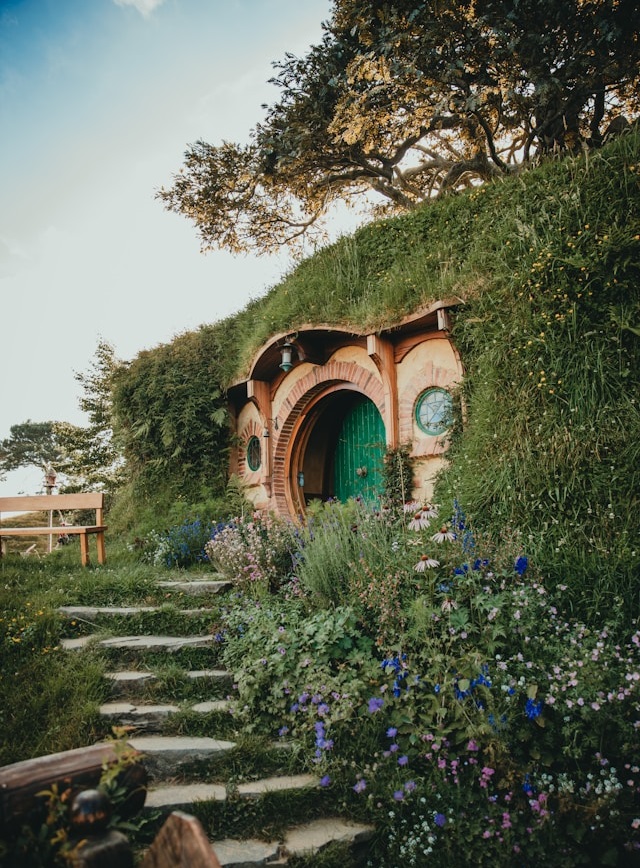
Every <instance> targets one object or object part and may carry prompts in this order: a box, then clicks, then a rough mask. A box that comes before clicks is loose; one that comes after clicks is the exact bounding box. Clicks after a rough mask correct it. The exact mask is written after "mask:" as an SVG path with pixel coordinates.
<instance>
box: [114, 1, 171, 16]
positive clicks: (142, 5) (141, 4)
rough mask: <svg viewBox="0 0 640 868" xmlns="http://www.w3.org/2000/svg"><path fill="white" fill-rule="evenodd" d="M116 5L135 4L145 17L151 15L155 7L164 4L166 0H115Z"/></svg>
mask: <svg viewBox="0 0 640 868" xmlns="http://www.w3.org/2000/svg"><path fill="white" fill-rule="evenodd" d="M113 2H114V3H115V4H116V6H134V7H135V8H136V9H137V10H138V12H139V13H140V14H141V15H143V16H144V17H145V18H147V16H149V15H151V13H152V12H153V10H154V9H157V8H158V6H162V4H163V3H164V0H113Z"/></svg>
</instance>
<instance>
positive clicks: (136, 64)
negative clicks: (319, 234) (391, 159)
mask: <svg viewBox="0 0 640 868" xmlns="http://www.w3.org/2000/svg"><path fill="white" fill-rule="evenodd" d="M330 8H331V2H330V0H0V130H1V133H0V439H2V438H6V437H8V436H9V431H10V427H11V426H12V425H14V424H20V423H22V422H25V421H27V420H28V419H30V420H32V421H38V422H40V421H47V420H60V421H69V422H73V423H74V424H84V423H85V421H86V420H85V418H84V417H83V414H82V413H81V411H80V410H79V407H78V398H79V396H80V388H79V385H78V383H77V382H76V380H75V376H74V375H75V373H76V372H86V371H88V370H89V369H90V366H91V363H92V361H93V358H94V354H95V351H96V347H97V345H98V341H99V340H101V339H102V340H105V341H107V342H108V343H110V344H111V345H112V346H113V347H114V349H115V354H116V356H117V357H118V358H120V359H125V360H126V359H131V358H133V357H134V356H136V355H137V353H138V352H139V351H141V350H143V349H149V348H152V347H154V346H157V345H158V344H160V343H165V342H168V341H170V340H171V339H172V338H173V337H174V336H175V335H177V334H180V333H182V332H184V331H185V330H189V329H193V328H197V327H198V326H199V325H200V324H202V323H205V322H214V321H216V320H219V319H222V318H224V317H226V316H228V315H229V314H231V313H234V312H236V311H238V310H240V309H242V308H243V307H244V306H245V304H246V303H247V302H248V301H249V300H250V299H254V298H258V297H260V296H261V295H263V294H264V293H265V292H266V290H267V289H269V288H270V287H271V286H273V285H275V284H277V283H278V282H279V278H281V277H282V276H283V275H284V274H285V273H286V272H287V271H288V270H289V268H290V267H291V264H292V263H291V261H290V260H289V259H288V257H287V256H286V255H285V254H281V255H279V256H274V257H268V258H265V257H249V256H232V255H231V254H228V253H226V252H222V251H215V252H213V253H208V254H202V253H201V252H200V246H199V239H198V235H197V232H196V229H195V227H194V226H193V225H192V224H191V223H189V221H188V220H186V219H185V218H184V217H182V216H180V215H176V214H172V213H169V212H168V211H166V210H164V208H163V206H162V204H161V203H160V202H159V201H158V200H157V199H156V198H155V194H156V192H157V191H158V189H159V188H160V187H162V186H169V185H170V184H171V179H172V175H173V174H174V173H176V172H177V171H178V170H179V169H180V166H181V164H182V160H183V155H184V152H185V149H186V147H187V145H188V144H189V143H192V142H195V141H196V140H198V139H204V140H205V141H208V142H210V143H212V144H220V143H221V142H222V141H223V140H227V141H236V142H242V143H244V142H247V141H248V135H249V132H250V130H251V128H252V127H253V126H255V124H256V123H257V122H259V121H260V120H261V119H262V117H263V111H262V109H261V104H263V103H271V102H273V101H274V100H275V99H276V98H277V94H278V92H277V90H276V88H275V87H274V86H273V85H269V84H268V79H269V78H270V77H271V75H272V74H273V69H272V66H271V64H272V62H273V61H276V60H280V59H282V58H283V57H284V54H285V52H287V51H290V52H292V53H294V54H297V55H302V54H304V53H306V51H307V49H308V47H309V46H310V45H312V44H317V43H318V42H319V41H320V37H321V33H322V31H321V23H322V21H324V20H327V19H328V17H329V14H330ZM41 480H42V474H41V473H40V472H39V471H34V470H31V471H28V470H24V471H23V470H19V471H16V472H14V473H12V474H9V475H8V476H7V478H6V480H4V481H1V480H0V495H4V496H10V495H15V494H18V493H25V494H33V493H36V492H37V491H38V489H39V487H40V483H41Z"/></svg>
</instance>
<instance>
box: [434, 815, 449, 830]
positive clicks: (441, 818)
mask: <svg viewBox="0 0 640 868" xmlns="http://www.w3.org/2000/svg"><path fill="white" fill-rule="evenodd" d="M433 822H434V823H435V824H436V826H440V828H442V827H443V826H444V824H445V823H446V822H447V818H446V817H445V815H444V814H436V815H435V817H434V818H433Z"/></svg>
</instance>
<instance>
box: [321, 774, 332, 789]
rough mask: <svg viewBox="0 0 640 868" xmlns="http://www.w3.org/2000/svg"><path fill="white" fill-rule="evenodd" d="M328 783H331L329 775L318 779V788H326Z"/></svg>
mask: <svg viewBox="0 0 640 868" xmlns="http://www.w3.org/2000/svg"><path fill="white" fill-rule="evenodd" d="M330 783H331V778H330V777H329V775H324V777H321V778H320V786H321V787H328V786H329V784H330Z"/></svg>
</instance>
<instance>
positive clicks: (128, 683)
mask: <svg viewBox="0 0 640 868" xmlns="http://www.w3.org/2000/svg"><path fill="white" fill-rule="evenodd" d="M185 676H186V677H187V678H189V680H191V681H199V680H201V679H202V680H208V681H211V682H212V683H215V684H225V683H228V682H230V681H231V680H232V679H233V675H232V674H231V673H230V672H227V671H226V669H193V670H191V671H189V672H185ZM104 677H105V678H107V679H108V680H109V681H110V682H111V694H112V695H113V696H127V695H130V694H131V693H135V692H138V693H139V692H141V691H142V690H144V688H145V685H147V684H150V683H151V682H153V681H156V680H157V678H158V676H157V675H155V674H154V673H153V672H149V671H147V670H139V669H131V670H126V671H123V672H105V676H104Z"/></svg>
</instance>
